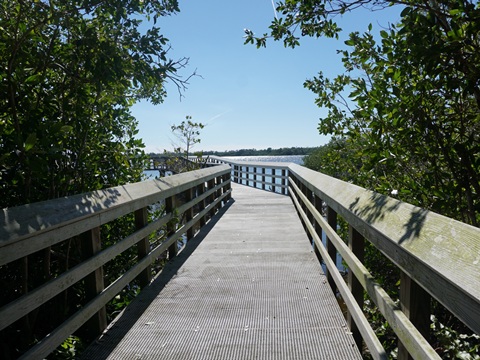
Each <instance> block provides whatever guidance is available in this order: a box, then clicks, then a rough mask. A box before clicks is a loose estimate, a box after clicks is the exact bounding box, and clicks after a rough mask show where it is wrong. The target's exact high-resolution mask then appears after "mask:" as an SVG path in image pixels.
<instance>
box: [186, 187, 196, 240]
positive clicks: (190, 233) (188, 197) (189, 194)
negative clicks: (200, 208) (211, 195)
mask: <svg viewBox="0 0 480 360" xmlns="http://www.w3.org/2000/svg"><path fill="white" fill-rule="evenodd" d="M192 200H193V188H190V189H188V190H186V191H185V201H186V202H187V203H188V202H190V201H192ZM192 219H193V206H192V207H190V208H188V209H187V210H186V211H185V221H186V222H187V223H188V222H189V221H190V220H192ZM193 235H195V226H192V227H190V229H188V230H187V241H188V240H190V239H192V238H193Z"/></svg>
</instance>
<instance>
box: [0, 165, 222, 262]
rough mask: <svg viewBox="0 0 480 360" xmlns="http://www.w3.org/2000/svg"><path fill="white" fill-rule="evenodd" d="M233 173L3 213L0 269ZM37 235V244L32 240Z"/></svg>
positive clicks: (213, 171) (200, 174)
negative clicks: (21, 258)
mask: <svg viewBox="0 0 480 360" xmlns="http://www.w3.org/2000/svg"><path fill="white" fill-rule="evenodd" d="M229 172H230V168H229V167H228V166H226V165H223V166H222V165H220V166H218V167H217V166H216V167H212V168H207V169H202V170H197V171H191V172H188V173H183V174H179V175H175V176H170V177H168V178H161V179H159V180H149V181H145V182H142V183H133V184H127V185H123V186H117V187H114V188H110V189H106V190H101V191H96V192H93V193H88V194H82V195H74V196H71V197H68V198H61V199H56V200H50V201H43V202H39V203H34V204H28V205H23V206H18V207H15V208H11V209H3V211H2V213H1V214H0V224H2V226H1V227H0V265H3V264H6V263H8V262H11V261H13V260H16V259H18V258H20V257H22V256H26V255H29V254H32V253H34V252H36V251H39V250H42V249H44V248H46V247H48V246H52V245H54V244H56V243H59V242H60V241H63V240H65V239H68V238H70V237H73V236H76V235H79V234H81V233H83V232H84V231H85V229H92V228H95V227H98V226H100V225H102V224H105V223H107V222H110V221H112V220H114V219H116V218H119V217H121V216H123V215H126V214H128V213H131V212H134V211H135V210H138V209H141V208H143V207H146V206H148V205H150V204H153V203H156V202H158V201H160V200H162V199H165V198H167V197H170V196H172V195H174V194H175V193H179V192H182V191H185V190H187V189H189V188H191V187H193V186H196V185H199V184H201V183H202V182H205V181H208V180H210V179H214V178H215V177H217V176H221V175H225V174H227V173H229ZM79 204H80V205H79ZM33 236H35V238H36V241H35V242H31V241H29V239H30V238H31V237H33Z"/></svg>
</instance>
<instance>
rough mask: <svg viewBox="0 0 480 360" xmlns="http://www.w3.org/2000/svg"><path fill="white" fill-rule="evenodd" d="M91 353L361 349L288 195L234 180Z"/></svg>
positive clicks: (345, 353)
mask: <svg viewBox="0 0 480 360" xmlns="http://www.w3.org/2000/svg"><path fill="white" fill-rule="evenodd" d="M233 198H234V202H233V203H232V204H231V205H230V206H227V207H225V208H224V209H222V210H221V213H222V214H221V215H222V216H221V217H219V216H218V215H217V216H216V217H215V218H214V219H213V220H212V221H211V223H210V224H209V225H208V226H207V227H206V228H205V229H204V230H202V232H201V233H200V234H199V235H200V236H197V237H196V238H195V239H194V240H192V241H191V242H190V243H189V245H188V246H187V248H186V249H185V250H184V251H183V252H182V253H181V254H180V255H179V256H178V257H177V258H175V259H174V260H173V261H172V262H171V263H170V264H169V265H168V266H167V267H166V268H165V270H164V271H163V273H162V274H161V275H160V276H159V277H158V278H157V279H156V280H155V282H154V283H152V285H151V286H150V287H148V288H147V289H145V290H144V291H143V292H142V294H140V296H139V297H138V298H137V299H136V300H135V301H134V303H133V304H131V306H130V307H129V308H128V309H127V310H126V311H125V312H124V314H123V315H122V317H120V318H119V319H118V321H117V322H116V323H115V324H114V325H113V326H112V327H111V328H110V329H109V331H108V332H107V333H106V334H105V335H104V336H103V337H102V338H101V339H100V340H99V341H98V342H97V343H95V344H93V345H92V346H90V347H89V349H88V350H87V351H86V353H85V354H84V357H85V358H88V359H142V360H143V359H181V360H187V359H361V356H360V353H359V351H358V349H357V348H356V346H355V345H354V340H353V337H352V335H351V334H350V333H349V332H348V329H347V328H346V322H345V320H344V317H343V315H342V313H341V311H340V309H339V307H338V305H337V302H336V299H335V297H334V295H333V293H332V291H331V290H330V288H329V286H328V284H327V282H326V278H325V275H324V274H323V272H322V269H321V267H320V264H319V263H318V261H317V259H316V257H315V255H314V254H313V252H312V249H311V247H310V245H309V243H308V239H307V237H306V235H305V232H304V231H303V228H302V225H301V223H300V221H299V219H298V217H297V215H296V212H295V209H294V207H293V204H292V202H291V200H290V199H289V198H288V197H286V196H281V195H278V194H273V193H270V192H265V191H261V190H256V189H252V188H249V187H246V186H239V185H234V190H233Z"/></svg>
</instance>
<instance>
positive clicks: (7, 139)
mask: <svg viewBox="0 0 480 360" xmlns="http://www.w3.org/2000/svg"><path fill="white" fill-rule="evenodd" d="M176 11H178V5H177V2H176V1H167V0H164V1H136V0H129V1H125V0H123V1H120V0H118V1H108V2H105V1H90V0H82V1H80V0H79V1H73V2H71V1H70V2H47V1H34V2H31V1H15V2H12V1H6V0H5V1H2V2H1V4H0V27H1V28H2V32H1V34H0V36H1V41H0V48H1V50H2V51H1V55H0V64H1V65H0V69H1V70H0V71H1V73H2V74H1V75H2V79H3V81H2V82H1V84H0V93H2V94H3V96H2V98H1V100H0V133H1V134H2V136H1V138H0V149H1V158H0V159H1V161H0V178H1V186H0V194H1V196H0V198H1V199H2V200H1V205H2V207H6V206H13V205H17V204H23V203H28V202H33V201H39V200H45V199H50V198H55V197H60V196H65V195H68V194H73V193H78V192H83V191H87V190H93V189H98V188H103V187H108V186H112V185H116V184H119V183H122V182H125V181H137V180H138V179H140V175H141V169H142V160H143V158H142V150H141V149H142V147H143V144H142V142H141V141H140V140H137V139H136V138H135V136H136V134H137V128H136V127H137V122H136V120H135V119H134V118H133V117H132V115H131V113H130V107H131V106H132V105H133V104H134V102H136V101H137V100H140V99H148V100H151V101H152V102H153V103H160V102H161V101H162V99H163V97H164V96H165V90H164V83H165V81H167V80H169V79H170V80H172V81H175V82H177V83H178V84H181V81H180V79H179V78H178V76H177V75H176V71H177V69H178V68H179V67H182V66H184V65H185V63H186V61H187V60H186V59H181V60H179V61H173V60H169V59H168V58H167V52H168V49H169V47H168V40H167V39H166V38H164V37H163V36H162V35H161V34H160V30H159V28H158V27H156V26H153V27H152V28H150V29H148V30H146V31H141V29H140V26H141V25H142V20H141V18H142V16H143V17H144V18H146V19H150V20H153V21H154V22H156V20H157V19H158V18H159V17H160V16H165V15H168V14H170V13H173V12H176Z"/></svg>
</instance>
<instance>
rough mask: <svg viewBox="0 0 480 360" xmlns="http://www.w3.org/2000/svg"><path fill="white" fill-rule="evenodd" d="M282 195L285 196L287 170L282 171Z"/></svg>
mask: <svg viewBox="0 0 480 360" xmlns="http://www.w3.org/2000/svg"><path fill="white" fill-rule="evenodd" d="M282 185H283V186H282V194H283V195H287V170H285V169H282Z"/></svg>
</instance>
